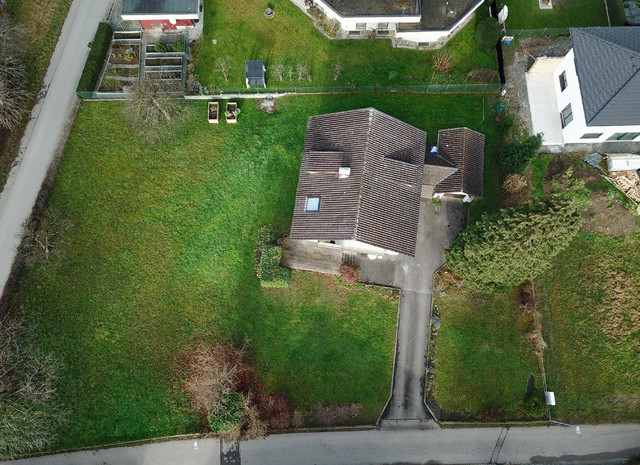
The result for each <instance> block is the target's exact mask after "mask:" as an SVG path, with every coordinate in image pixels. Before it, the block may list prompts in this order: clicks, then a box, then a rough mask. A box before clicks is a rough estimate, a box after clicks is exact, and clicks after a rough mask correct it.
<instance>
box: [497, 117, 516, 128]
mask: <svg viewBox="0 0 640 465" xmlns="http://www.w3.org/2000/svg"><path fill="white" fill-rule="evenodd" d="M514 120H515V118H514V116H513V115H509V114H507V113H505V114H503V115H502V117H501V118H500V119H499V120H498V129H500V130H501V131H502V132H507V131H508V130H509V129H511V128H512V127H513V122H514Z"/></svg>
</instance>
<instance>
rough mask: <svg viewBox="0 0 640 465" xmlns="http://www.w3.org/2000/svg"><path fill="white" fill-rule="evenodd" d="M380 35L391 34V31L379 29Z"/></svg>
mask: <svg viewBox="0 0 640 465" xmlns="http://www.w3.org/2000/svg"><path fill="white" fill-rule="evenodd" d="M378 35H379V36H388V35H389V31H388V30H387V29H378Z"/></svg>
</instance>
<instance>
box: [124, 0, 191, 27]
mask: <svg viewBox="0 0 640 465" xmlns="http://www.w3.org/2000/svg"><path fill="white" fill-rule="evenodd" d="M200 2H201V0H124V3H123V5H122V13H121V17H122V19H123V20H124V21H139V22H140V26H141V27H142V29H145V30H150V29H156V30H175V29H185V28H188V27H193V26H195V24H196V23H197V22H198V14H199V8H200Z"/></svg>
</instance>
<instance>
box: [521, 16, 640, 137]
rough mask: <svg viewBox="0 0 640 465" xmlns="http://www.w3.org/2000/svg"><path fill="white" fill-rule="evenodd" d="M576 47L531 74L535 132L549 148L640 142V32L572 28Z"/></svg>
mask: <svg viewBox="0 0 640 465" xmlns="http://www.w3.org/2000/svg"><path fill="white" fill-rule="evenodd" d="M571 42H572V45H573V48H572V49H571V50H570V51H569V53H567V55H566V56H565V57H564V58H545V57H543V58H538V59H537V60H536V61H535V63H534V64H533V66H532V67H531V69H530V70H529V71H528V72H527V75H526V81H527V91H528V93H529V103H530V106H531V119H532V124H533V131H534V132H535V133H537V132H542V133H544V136H543V144H545V145H562V144H571V143H585V142H587V143H593V142H616V141H640V27H586V28H572V29H571Z"/></svg>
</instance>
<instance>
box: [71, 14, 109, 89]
mask: <svg viewBox="0 0 640 465" xmlns="http://www.w3.org/2000/svg"><path fill="white" fill-rule="evenodd" d="M112 34H113V31H112V30H111V27H109V25H108V24H107V23H100V24H98V30H97V31H96V35H95V36H94V38H93V42H91V50H90V51H89V56H88V57H87V61H86V63H85V64H84V70H83V71H82V76H81V77H80V81H79V82H78V87H77V88H76V90H78V91H81V92H83V91H84V92H92V91H93V90H95V88H96V84H97V82H98V78H99V77H100V72H101V71H102V67H103V66H104V63H105V60H106V59H107V51H108V50H109V45H110V44H111V36H112Z"/></svg>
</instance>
